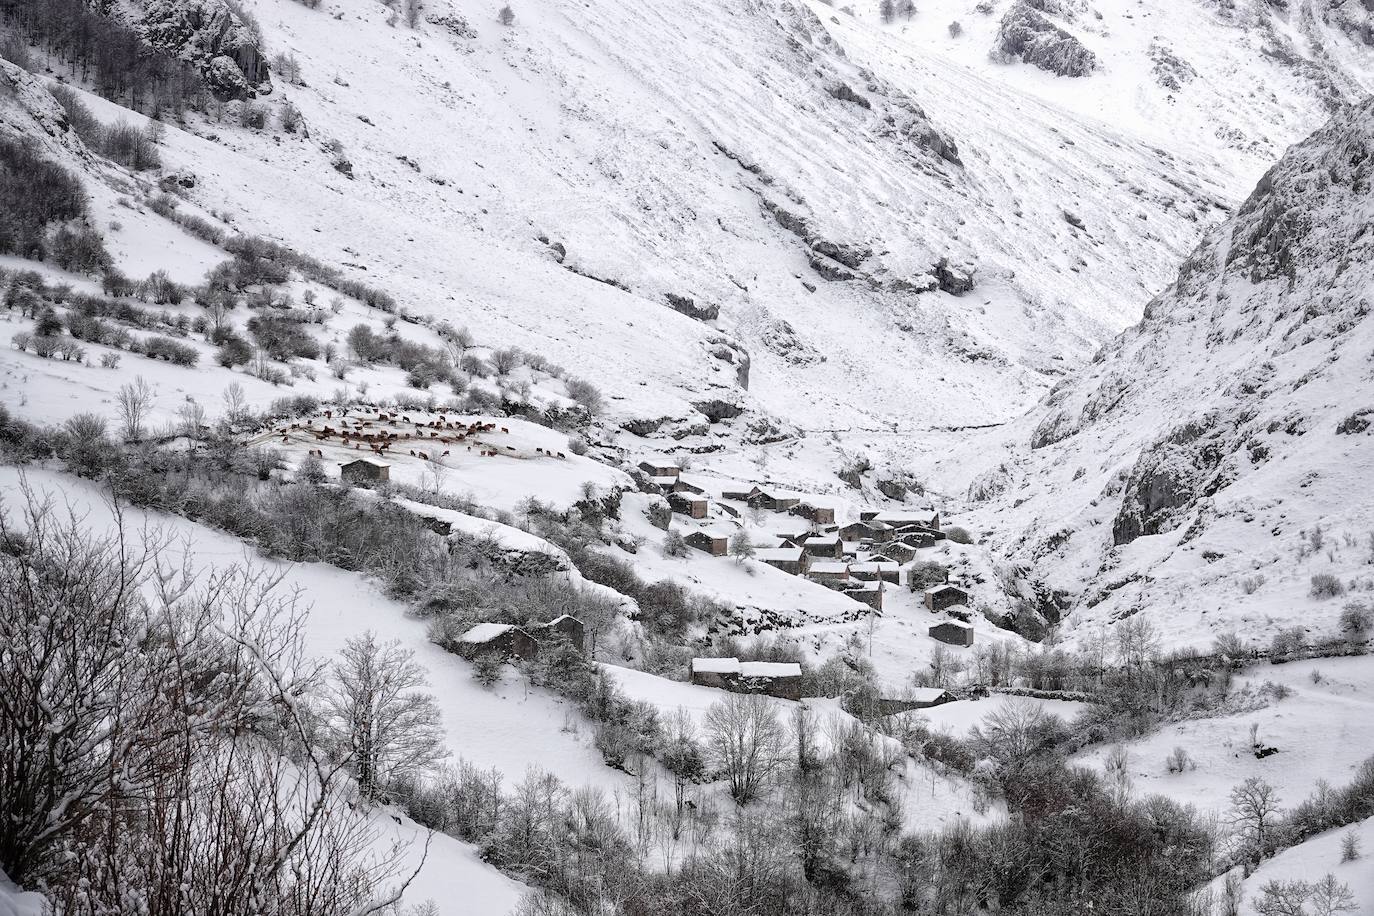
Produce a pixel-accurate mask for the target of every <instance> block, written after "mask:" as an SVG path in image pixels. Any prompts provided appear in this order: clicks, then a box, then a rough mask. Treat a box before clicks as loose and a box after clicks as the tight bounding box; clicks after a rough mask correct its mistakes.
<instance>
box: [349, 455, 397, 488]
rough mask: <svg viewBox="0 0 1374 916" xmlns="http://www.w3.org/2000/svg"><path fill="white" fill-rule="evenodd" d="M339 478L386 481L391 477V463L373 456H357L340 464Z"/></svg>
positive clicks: (350, 481)
mask: <svg viewBox="0 0 1374 916" xmlns="http://www.w3.org/2000/svg"><path fill="white" fill-rule="evenodd" d="M339 478H340V479H341V480H346V481H348V482H349V483H356V484H373V483H386V482H387V481H388V480H390V479H391V465H389V464H384V463H383V462H381V461H373V460H372V459H371V458H355V459H354V460H352V461H345V462H343V463H342V464H340V465H339Z"/></svg>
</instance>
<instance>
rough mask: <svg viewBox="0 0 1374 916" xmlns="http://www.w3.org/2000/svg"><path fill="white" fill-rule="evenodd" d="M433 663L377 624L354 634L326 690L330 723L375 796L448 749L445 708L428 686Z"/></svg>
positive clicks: (418, 772)
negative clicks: (382, 639)
mask: <svg viewBox="0 0 1374 916" xmlns="http://www.w3.org/2000/svg"><path fill="white" fill-rule="evenodd" d="M426 684H427V682H426V680H425V670H424V668H422V667H421V666H420V665H419V664H417V663H416V661H415V653H414V652H412V651H410V650H408V649H403V648H401V644H400V643H399V642H396V641H393V642H389V643H379V642H378V641H377V637H376V635H375V634H374V633H372V632H371V631H369V632H367V633H364V634H363V635H362V636H359V637H355V638H353V639H350V640H349V641H348V642H347V643H346V644H345V645H344V648H343V651H342V652H341V653H340V658H339V660H338V661H337V662H335V664H334V667H333V670H332V671H331V673H330V679H329V684H328V687H327V689H326V691H325V699H324V714H325V724H326V728H327V729H328V730H329V731H330V732H331V733H332V735H333V737H334V740H335V742H336V743H337V745H338V746H339V747H340V750H341V751H342V756H343V758H344V759H345V760H347V761H348V764H349V766H350V767H351V768H352V770H353V773H354V775H355V776H356V777H357V779H358V786H359V788H360V789H361V790H362V793H363V795H364V796H365V797H367V798H374V799H375V798H377V797H378V796H379V795H380V793H381V792H382V790H383V789H384V788H385V786H386V785H387V784H388V783H389V782H391V781H392V780H396V779H407V778H411V777H414V776H417V775H421V774H423V773H424V772H426V771H427V770H430V769H432V768H433V767H435V766H436V765H438V763H439V761H440V760H442V759H443V758H444V757H446V756H447V755H448V751H447V750H446V749H445V748H444V732H443V727H442V726H441V724H440V721H439V708H438V706H436V705H435V703H434V698H433V697H432V696H430V695H429V694H427V693H424V692H422V690H421V688H423V687H425V686H426Z"/></svg>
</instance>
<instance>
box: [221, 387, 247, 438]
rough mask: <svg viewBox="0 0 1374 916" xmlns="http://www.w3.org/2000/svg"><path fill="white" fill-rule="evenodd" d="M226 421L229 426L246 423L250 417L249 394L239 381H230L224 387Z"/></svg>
mask: <svg viewBox="0 0 1374 916" xmlns="http://www.w3.org/2000/svg"><path fill="white" fill-rule="evenodd" d="M223 397H224V422H226V423H228V424H229V428H230V429H233V428H234V427H236V426H238V425H240V424H242V423H244V422H245V421H247V419H248V395H246V394H245V393H244V391H243V386H242V385H240V384H239V383H238V382H230V383H229V384H228V385H227V386H225V388H224V395H223Z"/></svg>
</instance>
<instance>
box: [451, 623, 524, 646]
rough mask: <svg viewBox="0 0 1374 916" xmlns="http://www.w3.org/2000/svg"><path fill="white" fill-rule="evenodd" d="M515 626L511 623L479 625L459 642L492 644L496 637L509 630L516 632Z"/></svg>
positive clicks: (465, 634)
mask: <svg viewBox="0 0 1374 916" xmlns="http://www.w3.org/2000/svg"><path fill="white" fill-rule="evenodd" d="M514 629H515V624H511V623H479V624H478V625H477V626H475V627H473V628H472V629H471V630H468V631H467V632H466V633H464V634H463V635H462V636H460V637H459V642H467V643H482V642H491V641H492V640H493V639H495V638H496V637H498V636H500V635H501V634H502V633H505V632H507V631H508V630H514Z"/></svg>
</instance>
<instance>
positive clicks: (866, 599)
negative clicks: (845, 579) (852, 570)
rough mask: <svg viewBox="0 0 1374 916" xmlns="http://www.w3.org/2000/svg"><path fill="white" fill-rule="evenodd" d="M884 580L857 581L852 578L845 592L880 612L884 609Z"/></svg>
mask: <svg viewBox="0 0 1374 916" xmlns="http://www.w3.org/2000/svg"><path fill="white" fill-rule="evenodd" d="M883 591H884V589H883V582H882V580H881V579H879V580H877V581H874V582H856V581H853V580H851V581H850V584H849V585H848V586H847V587H846V588H845V589H844V593H845V594H846V595H848V596H849V597H851V598H853V599H854V600H855V601H858V602H860V603H861V604H866V605H868V606H869V607H870V608H872V609H873V610H875V611H877V612H878V613H880V614H881V613H882V611H883Z"/></svg>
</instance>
